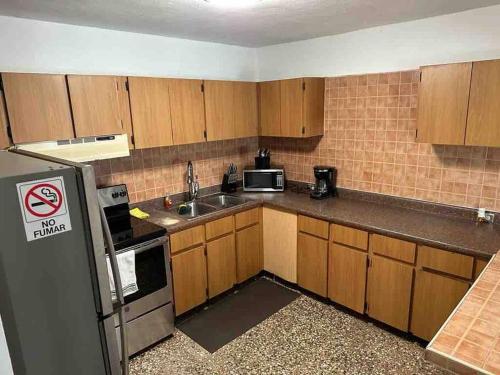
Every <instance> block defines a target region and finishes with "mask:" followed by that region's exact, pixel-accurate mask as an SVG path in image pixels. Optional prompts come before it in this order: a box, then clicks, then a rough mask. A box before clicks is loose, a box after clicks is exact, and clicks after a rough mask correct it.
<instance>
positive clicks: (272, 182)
mask: <svg viewBox="0 0 500 375" xmlns="http://www.w3.org/2000/svg"><path fill="white" fill-rule="evenodd" d="M243 190H244V191H283V190H284V172H283V170H282V169H256V170H246V171H243Z"/></svg>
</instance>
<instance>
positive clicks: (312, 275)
mask: <svg viewBox="0 0 500 375" xmlns="http://www.w3.org/2000/svg"><path fill="white" fill-rule="evenodd" d="M327 269H328V241H327V240H323V239H320V238H317V237H313V236H310V235H308V234H304V233H299V234H298V237H297V283H298V284H299V286H301V287H302V288H304V289H307V290H310V291H311V292H314V293H316V294H318V295H320V296H322V297H326V295H327V292H326V287H327V273H328V271H327Z"/></svg>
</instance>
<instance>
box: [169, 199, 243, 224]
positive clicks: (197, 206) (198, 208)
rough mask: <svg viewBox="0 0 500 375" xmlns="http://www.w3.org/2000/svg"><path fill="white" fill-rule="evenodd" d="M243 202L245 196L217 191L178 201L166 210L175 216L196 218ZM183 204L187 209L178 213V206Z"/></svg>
mask: <svg viewBox="0 0 500 375" xmlns="http://www.w3.org/2000/svg"><path fill="white" fill-rule="evenodd" d="M245 202H246V199H245V198H241V197H235V196H234V195H228V194H224V193H218V194H214V195H209V196H206V197H202V198H198V199H197V200H195V201H191V202H183V203H178V204H176V205H175V206H173V207H172V208H170V209H168V210H167V212H168V213H169V214H171V215H172V216H175V217H177V218H182V219H185V220H192V219H196V218H197V217H200V216H203V215H208V214H210V213H212V212H216V211H219V210H222V209H224V208H229V207H234V206H238V205H240V204H243V203H245ZM183 204H185V205H186V206H187V211H186V212H185V213H182V214H180V213H179V207H180V206H181V205H183Z"/></svg>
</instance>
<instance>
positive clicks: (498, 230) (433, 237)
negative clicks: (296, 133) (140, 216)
mask: <svg viewBox="0 0 500 375" xmlns="http://www.w3.org/2000/svg"><path fill="white" fill-rule="evenodd" d="M236 195H238V196H241V197H243V198H245V199H246V202H245V203H244V204H242V205H239V206H236V207H233V208H229V209H223V210H219V211H217V212H214V213H211V214H208V215H204V216H202V217H199V218H196V219H194V220H190V221H187V220H183V219H181V220H178V221H177V222H174V221H172V220H171V219H169V217H168V215H167V213H166V211H165V209H163V207H162V200H161V199H156V200H152V201H147V202H142V203H138V204H136V206H138V207H140V208H141V209H142V210H144V211H146V212H148V213H149V214H150V215H151V216H150V218H149V219H148V220H149V221H151V222H153V223H155V224H158V225H162V226H164V227H165V228H167V230H168V232H169V233H170V234H171V233H174V232H177V231H180V230H183V229H187V228H189V227H192V226H195V225H199V224H202V223H205V222H207V221H210V220H214V219H217V218H220V217H224V216H227V215H230V214H234V213H236V212H240V211H244V210H247V209H250V208H253V207H257V206H259V205H261V204H265V205H267V206H270V207H276V208H281V209H286V210H290V211H293V212H297V213H299V214H304V215H308V216H312V217H315V218H318V219H323V220H326V221H329V222H332V223H337V224H343V225H348V226H352V227H354V228H358V229H362V230H366V231H369V232H373V233H379V234H384V235H388V236H391V237H396V238H399V239H403V240H407V241H412V242H416V243H418V244H423V245H428V246H435V247H439V248H442V249H447V250H451V251H455V252H460V253H464V254H468V255H473V256H479V257H482V258H490V257H491V256H492V255H494V254H496V252H497V251H498V249H499V247H500V226H499V225H493V224H478V223H476V222H475V221H473V220H472V219H471V217H470V212H471V210H468V211H467V212H469V217H466V216H464V217H461V216H459V215H454V216H453V215H450V214H449V212H448V211H449V210H450V208H447V209H444V211H443V213H439V210H434V209H433V210H432V211H429V210H427V211H424V210H423V209H421V208H420V207H418V208H419V209H415V208H414V207H417V206H415V203H412V202H410V203H408V206H409V207H413V208H408V207H405V206H404V204H400V203H397V202H400V201H401V202H403V203H404V202H405V200H399V201H396V199H398V198H391V199H393V200H394V202H396V203H397V204H392V203H388V202H387V201H383V200H380V201H369V200H366V199H358V198H356V195H355V194H354V195H353V194H347V193H346V194H343V193H340V196H339V197H335V198H328V199H324V200H314V199H311V198H310V197H309V195H308V194H304V193H300V192H296V191H292V190H286V191H285V192H282V193H245V192H238V193H236ZM406 201H407V200H406ZM427 205H428V204H427ZM433 207H434V206H433ZM435 207H438V206H437V205H436V206H435ZM446 210H448V211H446ZM453 210H454V208H453ZM460 210H462V209H457V211H460ZM462 211H465V210H462Z"/></svg>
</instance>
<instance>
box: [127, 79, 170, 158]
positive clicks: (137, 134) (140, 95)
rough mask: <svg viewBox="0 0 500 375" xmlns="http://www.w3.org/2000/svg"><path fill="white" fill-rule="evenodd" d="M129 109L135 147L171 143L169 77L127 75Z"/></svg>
mask: <svg viewBox="0 0 500 375" xmlns="http://www.w3.org/2000/svg"><path fill="white" fill-rule="evenodd" d="M128 80H129V89H130V110H131V112H132V121H133V124H134V141H135V142H134V143H135V147H136V148H150V147H160V146H171V145H172V144H173V138H172V117H171V115H170V97H169V91H168V87H169V80H168V79H164V78H143V77H129V79H128Z"/></svg>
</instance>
